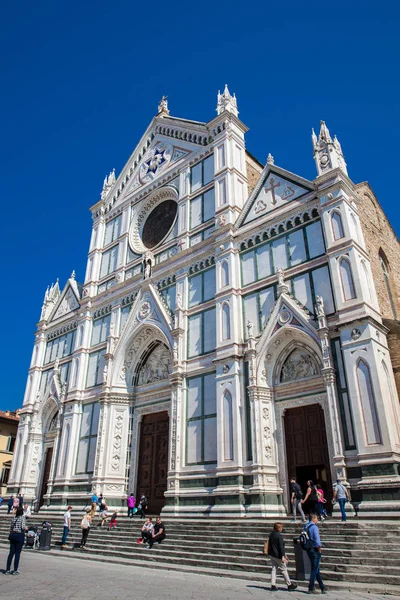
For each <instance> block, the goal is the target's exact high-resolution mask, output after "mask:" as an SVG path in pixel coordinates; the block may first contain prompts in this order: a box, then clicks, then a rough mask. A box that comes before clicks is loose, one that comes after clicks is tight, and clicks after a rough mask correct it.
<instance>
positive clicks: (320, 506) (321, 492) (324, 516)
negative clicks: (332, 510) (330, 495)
mask: <svg viewBox="0 0 400 600" xmlns="http://www.w3.org/2000/svg"><path fill="white" fill-rule="evenodd" d="M317 496H318V504H317V508H318V517H319V520H320V521H325V519H327V518H328V515H327V512H326V509H325V506H324V505H325V504H326V500H325V494H324V490H323V489H322V487H321V486H318V484H317Z"/></svg>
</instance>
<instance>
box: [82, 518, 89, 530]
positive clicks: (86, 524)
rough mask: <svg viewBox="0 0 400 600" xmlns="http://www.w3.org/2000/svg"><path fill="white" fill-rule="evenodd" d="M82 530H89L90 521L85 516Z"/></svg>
mask: <svg viewBox="0 0 400 600" xmlns="http://www.w3.org/2000/svg"><path fill="white" fill-rule="evenodd" d="M81 529H89V519H88V518H87V515H85V516H84V517H83V519H82V521H81Z"/></svg>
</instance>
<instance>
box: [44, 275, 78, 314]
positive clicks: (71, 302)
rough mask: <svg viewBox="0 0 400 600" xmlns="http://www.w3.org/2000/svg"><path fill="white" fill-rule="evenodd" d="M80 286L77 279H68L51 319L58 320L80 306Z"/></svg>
mask: <svg viewBox="0 0 400 600" xmlns="http://www.w3.org/2000/svg"><path fill="white" fill-rule="evenodd" d="M79 301H80V293H79V287H78V284H77V283H76V281H75V279H72V278H70V279H68V281H67V283H66V285H65V288H64V289H63V291H62V293H61V295H60V297H59V299H58V301H57V304H56V305H55V307H54V309H53V311H52V313H51V315H50V317H49V321H56V320H57V319H61V318H62V317H65V316H66V315H69V314H70V313H71V312H73V311H74V310H76V309H77V308H79V307H80V302H79Z"/></svg>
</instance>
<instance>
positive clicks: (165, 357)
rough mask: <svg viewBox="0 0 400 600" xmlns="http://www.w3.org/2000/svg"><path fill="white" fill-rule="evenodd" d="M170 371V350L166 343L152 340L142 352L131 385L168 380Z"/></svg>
mask: <svg viewBox="0 0 400 600" xmlns="http://www.w3.org/2000/svg"><path fill="white" fill-rule="evenodd" d="M170 373H171V352H170V350H169V348H168V346H167V345H166V344H164V343H163V342H161V341H159V340H154V341H152V342H151V343H150V344H149V347H148V348H147V349H146V350H145V351H144V352H143V353H142V355H141V357H140V359H139V361H138V363H137V365H136V369H135V372H134V374H133V381H132V384H133V386H138V385H146V384H148V383H155V382H157V381H163V380H168V379H169V375H170Z"/></svg>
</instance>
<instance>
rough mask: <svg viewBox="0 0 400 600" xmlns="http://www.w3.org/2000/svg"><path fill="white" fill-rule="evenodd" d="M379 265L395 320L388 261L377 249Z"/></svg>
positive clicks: (381, 251) (395, 313) (380, 250)
mask: <svg viewBox="0 0 400 600" xmlns="http://www.w3.org/2000/svg"><path fill="white" fill-rule="evenodd" d="M379 263H380V265H381V270H382V274H383V280H384V282H385V286H386V291H387V295H388V298H389V302H390V307H391V309H392V313H393V316H394V318H395V319H397V310H396V305H395V303H394V296H393V293H392V285H391V281H390V280H391V277H390V266H389V261H388V259H387V256H386V254H385V253H384V251H383V250H382V248H380V249H379Z"/></svg>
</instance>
